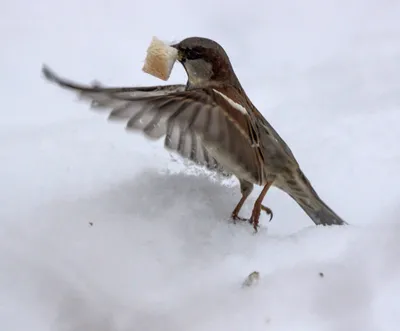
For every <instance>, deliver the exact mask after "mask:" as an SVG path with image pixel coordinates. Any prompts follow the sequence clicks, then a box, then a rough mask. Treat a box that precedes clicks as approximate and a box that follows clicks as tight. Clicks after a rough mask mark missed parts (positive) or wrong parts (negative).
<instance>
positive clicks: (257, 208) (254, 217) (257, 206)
mask: <svg viewBox="0 0 400 331" xmlns="http://www.w3.org/2000/svg"><path fill="white" fill-rule="evenodd" d="M271 185H272V181H270V182H267V184H265V185H264V188H263V189H262V191H261V193H260V195H259V196H258V198H257V200H256V202H255V203H254V207H253V211H252V213H251V218H250V223H251V224H253V228H254V230H255V231H256V232H257V229H258V220H259V219H260V213H261V209H262V210H265V211H266V212H267V214H268V211H267V210H266V209H269V208H266V207H264V206H263V205H262V202H263V200H264V197H265V195H266V194H267V192H268V189H269V188H270V187H271ZM269 211H271V210H270V209H269ZM271 213H272V211H271Z"/></svg>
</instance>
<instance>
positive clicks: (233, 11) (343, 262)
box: [0, 0, 400, 331]
mask: <svg viewBox="0 0 400 331" xmlns="http://www.w3.org/2000/svg"><path fill="white" fill-rule="evenodd" d="M399 17H400V3H399V2H398V1H394V0H392V1H390V0H385V1H378V0H376V1H361V0H349V1H345V0H337V1H333V0H329V1H317V0H307V1H289V0H282V1H269V0H268V1H261V0H259V1H248V2H239V1H228V0H226V1H219V2H218V1H211V0H206V1H183V0H171V1H145V2H142V1H140V2H139V1H135V0H129V1H128V0H113V1H106V0H80V1H78V0H69V1H58V2H57V1H49V0H37V1H27V0H25V1H22V0H15V1H12V0H5V1H2V3H1V5H0V42H1V46H0V49H1V50H0V91H1V108H0V115H1V120H0V329H1V330H2V331H22V330H29V331H48V330H60V331H75V330H82V331H128V330H151V331H158V330H160V331H161V330H162V331H169V330H170V331H177V330H207V331H211V330H218V331H219V330H230V331H235V330H243V331H247V330H251V331H253V330H254V331H258V330H271V331H286V330H287V331H293V330H296V331H302V330H307V331H312V330H318V331H325V330H329V331H347V330H348V331H354V330H356V331H357V330H360V331H361V330H362V331H381V330H382V331H392V330H393V331H395V330H398V324H399V321H400V317H399V316H400V280H399V279H400V264H399V257H400V240H399V236H400V218H399V212H400V203H399V201H400V200H399V198H400V174H399V169H400V147H399V141H400V129H399V128H400V43H399V40H400V20H399ZM152 36H157V37H159V38H162V39H164V40H167V41H178V40H180V39H183V38H185V37H190V36H203V37H209V38H212V39H214V40H216V41H218V42H219V43H221V44H222V45H223V47H224V48H225V49H226V51H227V52H228V54H229V56H230V58H231V61H232V63H233V66H234V68H235V71H236V73H237V75H238V76H239V78H240V80H241V82H242V84H243V86H244V88H245V89H246V91H247V93H248V95H249V96H250V98H251V99H252V101H253V102H254V103H255V104H256V106H257V107H258V108H259V110H260V111H261V112H262V113H263V114H264V115H265V117H266V118H267V119H268V121H270V123H271V124H272V125H273V126H274V127H275V128H276V130H277V131H278V132H279V133H280V134H281V136H282V137H283V138H284V139H285V140H286V142H287V143H288V145H289V146H290V147H291V149H292V150H293V152H294V154H295V155H296V157H297V159H298V161H299V163H300V164H301V167H302V169H303V171H304V172H305V173H306V175H307V177H308V178H309V179H310V180H311V182H312V184H313V185H314V187H315V189H316V190H317V192H318V193H319V194H320V196H321V197H322V198H323V200H324V201H325V202H326V203H327V204H328V205H329V206H330V207H331V208H332V209H334V210H335V211H336V212H337V213H338V214H339V215H340V216H341V217H343V218H344V219H345V220H346V221H348V222H349V223H350V224H351V225H350V226H348V227H346V228H337V227H336V228H319V227H318V228H316V227H315V226H314V225H313V223H312V222H311V220H310V219H309V218H308V217H307V216H306V215H305V214H304V212H303V211H302V210H301V208H300V207H298V206H297V205H296V203H295V202H294V201H293V200H291V198H290V197H289V196H287V195H286V194H285V193H282V192H280V191H278V190H277V189H272V190H271V191H270V192H269V193H268V195H267V197H266V199H265V204H266V205H268V206H270V207H271V208H272V209H273V211H274V214H275V217H274V219H273V221H272V222H271V223H268V217H267V216H266V215H265V214H264V215H262V219H261V225H262V228H261V230H260V231H259V233H258V234H256V235H254V234H253V230H252V228H251V226H250V225H248V224H236V225H234V224H232V223H231V222H230V220H229V216H230V213H231V211H232V209H233V207H234V206H235V204H236V203H237V201H238V199H239V198H240V191H239V187H238V185H237V182H236V181H235V180H233V181H227V182H223V183H221V182H220V181H219V180H216V179H215V178H214V177H212V176H210V175H209V174H207V173H205V172H204V171H201V170H199V169H197V168H193V167H187V166H186V165H185V163H184V162H182V160H180V159H179V158H177V157H175V156H173V155H171V154H170V153H168V152H167V151H165V150H164V149H163V143H162V141H159V142H155V143H154V142H149V141H147V140H146V139H144V138H143V137H142V136H141V135H140V134H131V133H127V132H126V131H125V130H124V125H119V124H110V123H108V122H107V120H106V116H102V115H99V114H97V113H94V112H91V111H90V110H89V106H88V104H85V103H83V102H78V101H77V100H76V96H75V95H73V94H71V93H69V92H67V91H64V90H62V89H59V88H57V87H56V86H54V85H51V84H48V83H47V82H46V81H44V80H43V78H42V77H41V73H40V70H41V66H42V64H43V63H46V64H48V65H49V66H50V67H51V68H53V69H54V70H55V71H56V72H57V73H59V74H60V75H62V76H66V77H67V78H70V79H73V80H76V81H78V82H82V83H90V82H91V81H93V80H94V79H97V80H99V81H101V82H102V83H103V84H106V85H114V86H115V85H118V86H119V85H128V86H129V85H150V84H160V83H163V82H161V81H159V80H157V79H156V78H154V77H151V76H149V75H146V74H145V73H143V72H142V71H141V68H142V65H143V60H144V57H145V52H146V48H147V46H148V44H149V43H150V41H151V38H152ZM185 81H186V77H185V74H184V70H183V69H182V67H181V66H180V65H179V64H177V65H176V66H175V68H174V72H173V74H172V77H171V79H170V81H169V83H185ZM258 192H259V188H257V189H256V190H255V191H254V192H253V194H252V196H251V198H250V199H249V200H248V202H247V203H246V205H245V206H244V208H243V216H246V215H249V214H250V212H251V208H252V204H253V203H254V201H255V199H256V197H257V193H258ZM89 222H92V223H93V225H92V226H91V225H90V224H89ZM254 270H257V271H259V272H260V276H261V277H260V282H259V283H258V284H257V285H256V286H254V287H250V288H246V289H243V288H241V283H242V282H243V280H244V279H245V277H246V276H247V275H248V274H249V273H250V272H252V271H254ZM320 272H323V274H324V277H323V278H321V277H320V276H319V273H320Z"/></svg>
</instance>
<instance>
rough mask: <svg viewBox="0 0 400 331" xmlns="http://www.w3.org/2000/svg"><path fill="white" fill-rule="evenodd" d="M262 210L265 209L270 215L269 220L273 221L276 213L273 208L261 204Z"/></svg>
mask: <svg viewBox="0 0 400 331" xmlns="http://www.w3.org/2000/svg"><path fill="white" fill-rule="evenodd" d="M261 210H264V211H265V212H266V213H267V214H268V215H269V216H270V217H269V221H270V222H271V221H272V218H273V217H274V213H273V212H272V209H271V208H268V207H266V206H264V205H261Z"/></svg>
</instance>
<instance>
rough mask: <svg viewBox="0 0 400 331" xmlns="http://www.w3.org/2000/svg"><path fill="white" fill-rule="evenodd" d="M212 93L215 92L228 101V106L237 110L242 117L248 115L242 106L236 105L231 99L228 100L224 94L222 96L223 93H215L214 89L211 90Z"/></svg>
mask: <svg viewBox="0 0 400 331" xmlns="http://www.w3.org/2000/svg"><path fill="white" fill-rule="evenodd" d="M213 91H214V92H216V93H218V94H219V95H220V96H222V97H223V98H224V99H225V100H226V101H228V102H229V104H230V105H231V106H232V107H233V108H235V109H237V110H239V111H240V112H241V113H242V114H244V115H249V112H248V111H247V109H246V108H244V107H243V106H242V105H240V104H238V103H237V102H235V101H233V100H232V99H231V98H228V97H227V96H226V95H225V94H223V93H221V92H219V91H217V90H215V89H213Z"/></svg>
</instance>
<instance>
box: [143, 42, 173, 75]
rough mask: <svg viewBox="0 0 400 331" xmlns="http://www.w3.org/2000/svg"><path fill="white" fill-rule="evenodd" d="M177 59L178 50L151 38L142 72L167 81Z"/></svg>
mask: <svg viewBox="0 0 400 331" xmlns="http://www.w3.org/2000/svg"><path fill="white" fill-rule="evenodd" d="M177 58H178V50H177V49H175V48H173V47H171V46H169V45H167V44H166V43H164V42H163V41H161V40H160V39H158V38H157V37H153V39H152V41H151V43H150V45H149V47H148V48H147V56H146V59H145V62H144V65H143V68H142V70H143V71H144V72H145V73H148V74H150V75H152V76H154V77H157V78H160V79H162V80H168V79H169V76H170V75H171V72H172V68H173V67H174V64H175V61H176V59H177Z"/></svg>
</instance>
